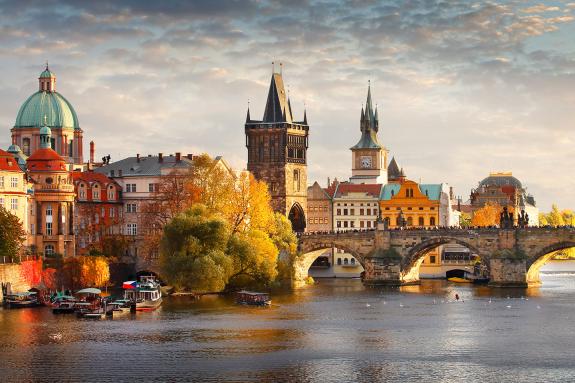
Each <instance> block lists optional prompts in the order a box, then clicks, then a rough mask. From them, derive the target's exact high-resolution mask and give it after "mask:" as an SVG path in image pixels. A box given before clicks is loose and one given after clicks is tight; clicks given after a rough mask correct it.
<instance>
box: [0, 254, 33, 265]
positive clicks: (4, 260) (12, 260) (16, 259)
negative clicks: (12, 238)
mask: <svg viewBox="0 0 575 383" xmlns="http://www.w3.org/2000/svg"><path fill="white" fill-rule="evenodd" d="M37 259H38V256H37V255H17V256H15V257H7V256H5V255H3V256H1V257H0V264H10V263H22V262H25V261H35V260H37Z"/></svg>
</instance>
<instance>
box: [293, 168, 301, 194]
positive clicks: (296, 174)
mask: <svg viewBox="0 0 575 383" xmlns="http://www.w3.org/2000/svg"><path fill="white" fill-rule="evenodd" d="M300 187H301V182H300V174H299V170H294V171H293V190H294V191H300Z"/></svg>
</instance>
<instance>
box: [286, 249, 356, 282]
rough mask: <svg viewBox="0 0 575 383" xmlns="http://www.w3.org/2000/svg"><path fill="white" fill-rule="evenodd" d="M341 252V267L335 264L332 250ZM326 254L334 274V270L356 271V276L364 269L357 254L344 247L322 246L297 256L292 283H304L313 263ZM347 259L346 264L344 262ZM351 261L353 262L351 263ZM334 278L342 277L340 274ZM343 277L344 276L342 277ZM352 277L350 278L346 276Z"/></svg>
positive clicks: (335, 256) (335, 260) (335, 259)
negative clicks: (342, 252)
mask: <svg viewBox="0 0 575 383" xmlns="http://www.w3.org/2000/svg"><path fill="white" fill-rule="evenodd" d="M337 249H339V250H342V251H344V254H339V255H341V257H342V262H341V265H338V264H337V258H338V255H334V253H333V251H334V250H337ZM326 253H329V254H330V258H331V262H330V263H331V265H330V266H331V267H332V268H333V269H332V271H333V272H334V273H335V272H336V269H337V270H339V269H350V270H351V269H354V270H353V271H356V274H357V276H359V275H360V274H361V272H362V271H363V267H364V263H363V262H364V260H363V257H361V256H360V255H359V254H357V252H356V251H355V250H353V249H350V248H348V247H346V246H343V245H342V246H338V245H337V244H334V245H333V246H329V247H326V244H322V245H321V246H318V247H317V248H313V249H308V250H307V252H306V253H304V254H301V255H299V256H298V257H297V258H296V259H295V262H294V265H293V266H294V281H296V282H298V281H304V280H305V279H306V278H307V277H308V276H309V270H310V268H311V266H312V265H313V263H314V262H315V261H316V260H317V259H318V258H320V257H324V256H325V255H326ZM345 259H347V262H345V261H344V260H345ZM352 260H353V261H352ZM340 272H341V270H340ZM335 276H336V277H342V275H341V274H340V275H339V276H338V275H337V273H336V275H335ZM344 277H345V276H344ZM348 277H352V276H348Z"/></svg>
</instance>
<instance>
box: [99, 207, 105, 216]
mask: <svg viewBox="0 0 575 383" xmlns="http://www.w3.org/2000/svg"><path fill="white" fill-rule="evenodd" d="M100 214H101V215H102V217H105V216H106V208H105V207H103V208H102V209H100Z"/></svg>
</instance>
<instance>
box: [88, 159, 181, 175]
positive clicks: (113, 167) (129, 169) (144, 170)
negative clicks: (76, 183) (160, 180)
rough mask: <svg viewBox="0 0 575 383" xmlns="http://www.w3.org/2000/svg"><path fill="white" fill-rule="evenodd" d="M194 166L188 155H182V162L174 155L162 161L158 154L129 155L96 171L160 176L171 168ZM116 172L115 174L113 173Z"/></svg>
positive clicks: (109, 173) (106, 173)
mask: <svg viewBox="0 0 575 383" xmlns="http://www.w3.org/2000/svg"><path fill="white" fill-rule="evenodd" d="M190 166H192V160H190V159H189V158H187V157H181V160H180V162H176V157H174V156H163V160H162V162H160V161H159V157H158V156H148V157H140V160H139V161H138V157H128V158H124V159H123V160H120V161H116V162H113V163H111V164H109V165H104V166H102V167H100V168H97V169H95V170H94V172H96V173H103V174H105V175H107V176H108V177H120V171H121V172H122V174H121V177H140V176H159V175H161V174H162V171H164V173H165V172H166V171H168V172H169V171H170V170H171V169H186V168H189V167H190ZM112 172H114V175H112Z"/></svg>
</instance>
